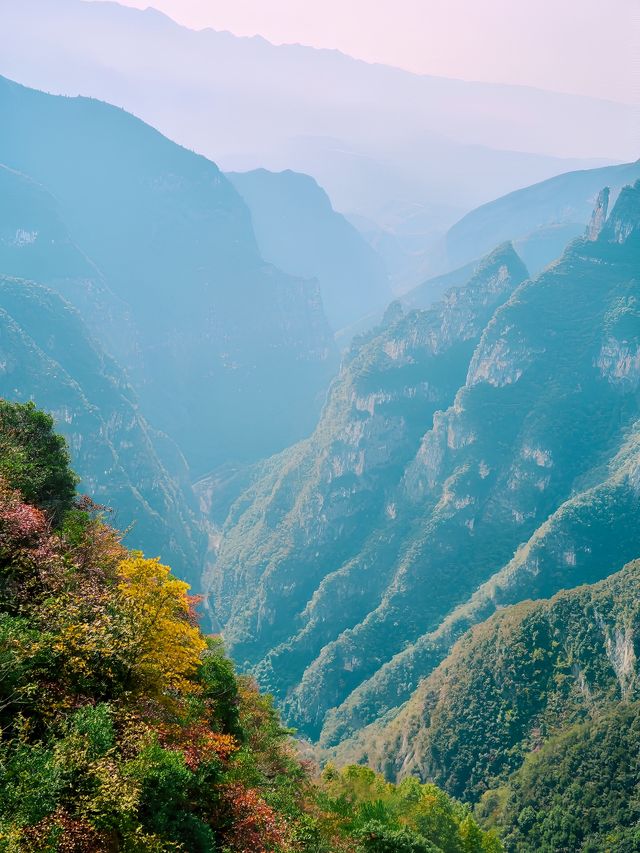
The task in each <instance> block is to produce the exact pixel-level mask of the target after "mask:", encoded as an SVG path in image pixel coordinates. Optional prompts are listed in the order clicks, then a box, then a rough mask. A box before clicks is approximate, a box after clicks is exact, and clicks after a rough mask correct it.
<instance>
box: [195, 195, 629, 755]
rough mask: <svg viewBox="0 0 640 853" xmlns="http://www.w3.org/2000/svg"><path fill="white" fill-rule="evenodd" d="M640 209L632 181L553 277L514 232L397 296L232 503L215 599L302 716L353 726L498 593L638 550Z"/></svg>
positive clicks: (551, 585) (521, 590)
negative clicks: (532, 264)
mask: <svg viewBox="0 0 640 853" xmlns="http://www.w3.org/2000/svg"><path fill="white" fill-rule="evenodd" d="M639 226H640V184H636V185H635V186H634V187H633V188H632V187H626V188H624V189H623V190H622V192H621V193H620V195H619V196H618V199H617V201H616V204H615V207H614V209H613V211H612V213H611V214H610V215H609V217H608V219H607V220H606V223H604V217H601V218H600V221H599V224H598V226H597V228H595V230H594V229H591V230H590V233H589V236H588V237H584V238H582V239H578V240H575V241H573V242H572V243H571V244H570V245H569V247H568V248H567V250H566V252H565V253H564V255H563V256H562V258H561V259H560V260H558V261H557V262H556V263H555V264H552V265H551V266H549V267H548V268H547V269H546V270H545V271H544V272H543V273H542V274H541V275H539V276H538V277H537V278H534V279H527V272H526V270H525V268H524V265H523V264H522V262H521V261H520V260H519V258H518V257H517V255H516V253H515V251H514V250H513V248H512V247H511V246H510V245H506V246H503V247H501V248H500V249H498V250H497V251H496V252H495V253H493V254H492V255H490V256H489V257H488V258H487V259H486V260H485V262H484V263H483V264H481V265H480V267H479V268H478V269H477V271H476V272H475V274H474V275H473V276H472V277H471V279H470V280H469V282H468V283H467V284H466V285H464V286H462V287H458V288H454V289H453V290H452V291H450V293H449V294H448V295H447V296H446V297H445V299H444V301H443V302H442V303H441V304H440V305H438V306H437V307H434V308H431V309H428V310H426V311H424V310H422V311H421V310H412V311H410V312H408V313H407V314H406V315H404V314H402V309H401V306H398V305H396V306H395V307H392V308H390V309H389V311H388V312H387V315H386V317H385V321H384V324H383V326H382V327H381V328H380V329H378V330H377V331H374V332H372V333H369V335H367V336H365V337H364V338H362V339H356V341H354V344H353V346H352V351H351V353H350V354H349V357H348V358H347V360H346V361H345V364H344V365H343V368H342V370H341V373H340V376H339V377H338V378H337V379H336V380H335V382H334V383H333V385H332V388H331V391H330V393H329V398H328V402H327V404H326V405H325V408H324V410H323V414H322V416H321V418H320V421H319V424H318V426H317V428H316V431H315V432H314V434H313V435H312V436H311V437H310V438H309V439H308V440H306V441H304V442H302V443H301V444H298V445H296V446H294V447H293V448H292V449H290V450H289V451H287V452H285V453H284V454H281V455H279V456H277V457H275V458H274V459H273V460H271V461H267V462H265V463H263V464H262V465H261V466H260V467H259V469H258V473H257V474H256V476H255V479H254V481H253V482H252V483H251V485H250V487H249V488H248V489H247V490H246V492H245V493H244V494H243V495H242V496H241V497H240V498H239V499H238V500H237V502H236V503H235V504H234V506H233V507H232V509H231V512H230V514H229V518H228V519H227V522H226V524H225V526H224V527H223V530H222V541H221V545H220V549H219V553H218V561H217V564H216V568H215V573H214V579H213V584H212V587H211V595H212V602H213V604H214V607H215V608H216V612H217V615H218V618H219V620H220V622H221V624H222V625H223V626H224V635H225V638H226V640H227V642H228V643H229V646H230V648H231V650H232V652H233V654H234V655H235V656H236V657H237V659H238V660H239V661H243V662H244V663H245V665H246V666H250V667H251V668H252V669H253V671H254V673H255V674H256V675H257V677H258V679H259V680H260V682H261V683H262V684H263V686H264V687H265V688H267V689H269V690H271V691H273V692H274V694H275V695H276V696H277V697H278V698H279V701H280V702H281V704H282V706H283V708H284V709H285V712H286V715H287V718H288V720H289V721H290V722H291V723H292V724H294V725H296V726H297V727H298V728H299V729H300V730H301V731H302V732H304V733H306V734H307V735H309V736H311V737H313V738H316V739H319V740H320V743H321V744H323V745H325V746H331V745H335V744H337V743H339V742H340V741H343V740H344V739H345V738H349V737H350V736H352V735H353V734H354V733H355V732H357V731H358V730H359V729H361V728H362V727H363V726H365V725H367V724H368V723H371V722H373V721H374V720H376V719H378V718H379V717H381V716H382V715H384V714H388V713H391V712H392V711H393V709H394V708H396V707H397V706H399V705H401V704H402V703H403V702H405V701H406V700H408V699H409V698H410V696H411V694H412V693H413V691H414V690H415V689H416V687H417V685H418V683H419V681H420V679H421V678H424V677H425V676H427V675H428V674H429V672H430V671H431V670H432V669H433V668H434V667H435V666H437V664H438V663H440V661H441V660H442V659H443V658H444V657H445V656H446V654H447V651H448V649H449V648H450V647H451V644H452V642H453V641H454V640H455V639H456V638H457V637H458V636H460V635H461V634H462V633H463V632H464V631H465V630H466V629H467V628H468V627H469V626H471V625H473V624H475V623H477V622H479V621H482V620H483V619H484V618H486V617H487V616H488V615H490V614H491V613H492V612H493V611H494V610H495V609H496V607H499V606H502V605H504V604H509V603H515V602H517V601H520V600H522V599H524V598H527V597H531V596H534V597H540V596H545V595H551V594H553V593H555V592H556V591H558V590H559V589H562V588H566V587H571V586H575V585H577V584H580V583H584V582H585V581H588V582H593V581H596V580H598V579H600V578H602V577H604V576H606V575H608V574H610V573H611V572H612V571H614V570H616V569H617V568H620V567H621V566H622V565H624V563H626V562H627V561H628V560H630V559H633V558H634V556H635V555H636V554H637V552H638V546H639V543H638V537H637V532H636V529H637V528H636V525H634V524H633V523H632V519H634V518H636V517H637V512H638V491H637V472H638V458H637V446H638V445H637V422H638V414H639V413H638V385H639V381H640V372H639V366H638V365H639V362H638V347H639V345H640V338H639V335H640V323H639V322H638V297H639V294H638V293H637V284H638V282H637V269H638V260H639V257H640V256H639V254H638V253H639V251H640V244H639V242H638V241H639V236H638V235H639Z"/></svg>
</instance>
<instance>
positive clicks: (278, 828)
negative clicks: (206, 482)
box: [0, 400, 502, 853]
mask: <svg viewBox="0 0 640 853" xmlns="http://www.w3.org/2000/svg"><path fill="white" fill-rule="evenodd" d="M0 448H1V450H2V452H1V453H0V580H1V584H0V590H1V592H0V675H1V677H0V725H1V727H2V735H3V736H2V741H1V743H0V849H1V850H2V851H5V852H6V853H14V851H20V853H45V851H46V853H89V851H91V853H119V851H122V853H215V851H225V853H305V851H306V853H339V851H344V853H382V851H384V850H389V849H393V850H396V851H403V850H404V851H413V853H445V851H447V853H500V851H501V850H502V847H501V845H500V843H499V842H498V840H497V839H496V837H495V836H494V835H493V834H492V833H486V832H483V831H482V830H480V828H479V827H478V825H477V823H476V822H475V821H474V819H473V817H472V815H471V813H470V811H469V808H468V807H465V806H463V805H461V804H460V803H457V802H456V801H454V800H452V799H451V798H449V797H448V796H447V795H446V794H444V793H443V792H442V791H439V790H438V789H437V788H435V786H433V785H421V784H420V783H418V782H417V781H413V782H411V783H409V784H405V785H400V786H398V787H396V786H393V785H391V784H389V783H387V782H385V781H384V780H383V779H382V778H381V777H379V776H376V775H375V774H374V773H372V772H371V771H369V770H366V769H365V768H358V767H351V768H346V769H345V770H343V771H342V772H337V771H335V770H328V771H327V772H326V773H325V774H324V775H323V777H322V778H319V779H317V780H315V781H314V780H312V778H311V776H310V772H309V769H308V768H306V767H305V766H303V764H302V763H301V761H300V759H299V757H298V755H297V753H296V750H295V747H294V744H293V743H292V741H291V739H290V737H289V736H288V733H287V731H286V730H285V729H283V728H282V727H281V725H280V723H279V720H278V716H277V714H276V712H275V711H274V709H273V706H272V703H271V701H270V699H269V698H268V697H264V696H261V695H260V694H259V693H258V692H257V691H256V689H255V686H254V685H253V684H252V682H251V680H250V679H247V678H241V677H238V676H236V674H235V672H234V670H233V666H232V664H231V663H230V661H229V660H228V659H227V658H226V657H225V655H224V652H223V650H222V647H221V644H220V642H219V640H217V639H215V638H212V637H205V636H203V635H202V633H201V632H200V630H199V629H198V627H197V625H196V614H195V607H196V606H197V603H198V602H197V599H193V598H191V597H190V596H189V595H188V589H189V587H188V585H187V584H185V583H183V582H182V581H179V580H177V579H176V578H174V577H173V575H172V573H171V570H170V569H169V568H168V567H167V566H165V565H163V564H162V563H161V562H160V561H159V560H158V559H148V558H145V557H144V555H143V554H142V553H141V552H139V551H135V552H129V551H127V550H126V549H125V548H124V547H123V545H122V544H121V537H120V534H119V533H118V532H117V531H116V530H114V529H113V528H110V527H108V526H106V525H105V523H104V519H103V518H102V516H101V513H100V510H99V508H98V507H96V506H95V505H94V504H92V503H91V502H90V501H89V500H87V499H85V500H82V501H79V500H77V499H76V498H75V497H74V484H75V476H74V474H73V472H72V471H71V470H70V469H69V455H68V451H67V448H66V445H65V442H64V440H63V439H61V438H60V437H59V436H57V435H56V434H55V433H54V432H53V431H52V420H51V418H50V417H49V416H47V415H45V414H43V413H41V412H39V411H38V410H37V409H35V407H33V406H31V405H16V404H10V403H7V402H6V401H4V400H0ZM18 488H19V489H20V491H18ZM25 499H28V501H29V502H28V503H27V502H25Z"/></svg>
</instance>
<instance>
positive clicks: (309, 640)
mask: <svg viewBox="0 0 640 853" xmlns="http://www.w3.org/2000/svg"><path fill="white" fill-rule="evenodd" d="M525 277H526V270H525V268H524V266H523V265H522V262H521V261H520V260H519V258H518V257H517V255H516V254H515V253H514V251H513V249H512V248H511V247H510V246H509V245H505V246H503V247H501V248H500V249H498V250H497V251H496V252H494V253H493V254H491V255H490V256H489V257H488V258H486V259H485V261H484V262H483V263H482V264H480V266H479V267H478V269H477V271H476V272H475V273H474V274H473V275H472V276H471V278H470V280H469V281H468V282H467V284H466V286H465V287H462V288H460V289H454V290H452V291H451V292H450V293H449V294H448V295H447V296H446V297H445V299H444V300H443V301H442V302H441V303H440V304H439V305H437V306H436V307H434V308H433V309H431V310H429V311H412V312H410V313H408V314H407V315H406V316H402V312H401V311H399V314H400V316H398V311H394V309H390V310H389V311H388V312H387V315H386V318H385V323H384V325H383V327H382V328H381V329H379V330H378V331H377V332H373V333H371V334H370V335H368V336H367V337H365V338H364V339H361V340H359V341H357V342H356V343H354V345H353V347H352V351H351V353H350V354H349V356H348V358H347V359H346V361H345V364H344V366H343V369H342V371H341V374H340V376H339V377H338V379H337V380H336V381H335V382H334V385H333V387H332V389H331V392H330V394H329V399H328V402H327V404H326V406H325V409H324V411H323V415H322V417H321V420H320V423H319V425H318V427H317V429H316V431H315V433H314V434H313V436H312V437H311V438H310V439H308V440H307V441H304V442H302V443H300V444H299V445H296V446H295V447H294V448H292V449H291V450H290V451H287V452H286V453H284V454H282V455H281V456H279V457H275V458H274V459H273V460H269V461H267V462H266V463H264V464H263V466H262V467H261V469H260V474H259V475H258V476H257V478H256V480H255V482H254V483H253V485H252V486H251V487H250V488H249V489H248V490H247V492H246V493H245V494H244V495H243V496H242V497H241V498H240V499H239V500H238V502H237V503H236V505H235V506H234V507H233V509H232V511H231V513H230V516H229V519H228V521H227V523H226V525H225V527H224V529H223V531H222V542H221V546H220V551H219V554H218V560H217V565H216V568H215V577H214V581H213V585H212V589H211V602H212V605H213V607H214V608H215V610H216V613H217V616H218V618H219V619H220V621H221V622H222V623H223V624H225V625H226V628H225V636H226V639H227V642H228V643H229V644H230V645H231V647H232V648H233V649H234V654H235V655H236V656H237V658H238V659H239V660H243V659H244V658H245V657H246V658H247V659H248V660H250V661H251V662H252V663H254V664H255V663H256V662H257V661H259V660H260V658H261V657H262V656H263V655H264V654H265V653H267V658H266V659H265V661H264V662H263V664H262V665H261V668H260V669H261V671H262V672H263V678H265V683H268V684H269V687H270V689H275V690H277V692H278V695H280V696H282V695H283V693H284V692H285V691H286V690H287V689H288V688H289V687H292V686H293V685H295V684H296V681H297V680H298V679H299V678H300V677H301V676H302V674H303V672H304V670H305V668H306V667H307V666H308V665H309V664H311V663H312V662H313V660H314V659H315V658H316V656H317V655H318V654H319V653H320V652H321V649H322V647H323V646H324V645H325V644H326V643H327V642H330V641H331V640H332V639H334V638H335V637H337V636H338V635H339V634H340V632H342V631H343V630H344V629H345V628H348V627H351V626H352V625H355V624H357V623H358V622H359V621H360V620H361V619H362V618H363V617H364V616H366V613H367V612H368V609H369V608H370V607H371V605H372V602H373V601H376V600H377V597H379V596H380V595H381V594H382V591H383V589H384V585H385V583H386V582H387V581H388V577H387V576H386V575H385V565H384V563H382V560H383V559H384V562H385V563H387V564H388V565H389V567H390V565H391V562H392V560H393V555H394V553H396V552H397V549H398V548H399V547H400V545H401V542H402V539H403V535H404V534H406V531H405V529H404V524H403V522H402V519H401V520H400V522H398V520H397V519H396V499H397V498H396V496H397V494H398V492H401V491H402V481H403V477H404V473H405V469H406V466H407V465H408V464H410V462H411V460H412V459H413V458H414V456H415V454H416V451H417V450H418V448H419V446H420V439H421V436H422V435H423V433H424V429H425V426H428V425H429V424H430V423H431V420H432V418H433V415H434V413H435V412H436V411H437V410H438V409H442V408H445V407H447V406H448V405H449V404H450V403H451V402H452V401H453V399H454V395H455V393H456V389H457V388H458V386H459V385H460V383H461V382H463V381H464V377H465V374H466V371H467V366H468V363H469V359H470V357H471V354H472V352H473V350H474V347H475V346H476V344H477V343H478V340H479V338H480V334H481V331H482V329H483V328H484V326H485V324H486V323H487V321H488V320H489V318H490V317H491V315H492V313H493V311H494V310H495V308H496V306H497V305H499V304H501V303H503V302H504V301H505V300H506V299H508V298H509V296H510V294H511V293H512V292H513V290H514V288H515V287H516V286H517V285H518V284H519V283H520V282H521V281H522V280H523V279H524V278H525ZM400 529H402V531H403V533H400V532H399V531H400ZM372 532H373V536H372ZM372 542H375V543H377V545H372ZM372 547H373V551H374V552H377V553H370V554H368V555H367V552H368V551H369V550H370V549H371V548H372ZM363 549H365V552H363ZM383 555H384V556H383ZM354 561H355V562H354ZM376 561H378V562H379V563H380V567H379V570H378V571H375V570H374V569H373V566H374V565H375V566H378V563H377V562H376ZM361 564H364V566H365V567H371V570H370V571H367V568H363V572H365V573H366V574H364V575H363V577H359V576H358V574H359V567H360V566H361ZM364 577H366V582H365V581H364ZM338 600H339V601H340V606H339V607H336V606H335V603H336V601H338ZM279 643H282V645H281V646H279V647H278V644H279ZM267 673H268V674H267Z"/></svg>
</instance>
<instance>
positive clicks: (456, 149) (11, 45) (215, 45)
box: [0, 0, 637, 283]
mask: <svg viewBox="0 0 640 853" xmlns="http://www.w3.org/2000/svg"><path fill="white" fill-rule="evenodd" d="M0 73H2V74H5V75H7V76H9V77H11V78H13V79H17V80H19V81H20V82H23V83H26V84H28V85H32V86H35V87H38V88H43V89H47V90H48V91H52V92H56V93H59V94H68V95H77V94H83V95H88V96H93V97H98V98H100V99H102V100H105V101H109V102H110V103H114V104H117V105H118V106H122V107H124V108H125V109H127V110H129V111H131V112H133V113H135V114H136V115H138V116H140V117H141V118H143V119H144V120H145V121H148V122H149V123H151V124H152V125H154V126H155V127H157V128H158V129H159V130H161V131H162V132H163V133H165V134H167V135H168V136H169V137H170V138H172V139H174V140H176V141H178V142H180V143H182V144H184V145H186V146H188V147H189V148H192V149H194V150H195V151H198V152H199V153H201V154H204V155H206V156H208V157H210V158H212V159H213V160H215V161H216V162H217V163H219V164H220V165H221V166H222V168H224V169H225V170H234V171H247V170H250V169H255V168H257V167H264V168H268V169H271V170H273V171H281V170H284V169H294V170H296V171H298V172H304V173H308V174H310V175H312V176H313V177H314V178H315V179H316V180H317V181H318V182H319V183H320V184H321V186H322V187H324V188H325V189H326V190H327V192H328V193H329V195H330V197H331V199H332V202H333V204H334V205H335V207H336V209H337V210H339V211H341V212H342V213H350V214H359V215H360V216H364V217H367V218H369V219H371V220H373V221H374V222H375V224H376V225H375V227H377V228H381V229H382V230H381V233H380V240H381V241H383V242H394V241H397V242H398V245H399V248H400V257H399V258H398V259H397V263H398V269H397V270H394V272H395V273H397V274H398V275H399V276H400V277H401V278H404V275H405V274H404V273H402V270H403V269H404V268H405V267H406V266H407V264H408V265H409V266H410V267H412V266H413V263H414V262H415V259H414V258H413V253H414V252H415V251H418V252H419V251H420V248H424V247H425V246H427V245H429V244H431V243H432V242H433V241H434V240H435V239H436V238H438V237H439V236H441V235H442V234H443V233H444V231H445V230H446V228H447V227H448V226H449V225H452V224H453V223H454V222H455V221H456V220H457V219H458V218H459V217H460V216H461V215H462V214H463V213H464V212H466V211H467V210H469V209H471V208H473V207H476V206H477V205H479V204H482V203H484V202H487V201H489V200H491V199H493V198H496V197H497V196H500V195H502V194H504V193H507V192H510V191H512V190H514V189H517V188H519V187H522V186H527V185H528V184H531V183H533V182H535V181H540V180H543V179H545V178H548V177H551V176H552V175H555V174H558V173H560V172H566V171H567V170H569V169H575V168H583V167H585V166H595V165H600V164H603V163H604V162H611V161H612V160H618V161H619V160H629V159H631V158H633V157H635V156H636V155H637V151H636V147H637V140H636V138H635V134H634V127H635V114H634V111H633V108H632V107H630V106H627V105H624V104H620V103H611V102H606V101H599V100H594V99H589V98H584V97H576V96H569V95H560V94H554V93H549V92H544V91H540V90H536V89H530V88H526V87H517V86H503V85H491V84H479V83H469V82H464V81H460V80H448V79H444V78H437V77H429V76H420V75H415V74H410V73H408V72H405V71H401V70H399V69H395V68H389V67H386V66H384V65H378V64H369V63H366V62H361V61H358V60H355V59H353V58H351V57H348V56H345V55H344V54H341V53H339V52H337V51H330V50H315V49H312V48H308V47H304V46H300V45H282V46H275V45H272V44H270V43H268V42H267V41H265V40H264V39H262V38H238V37H236V36H233V35H232V34H230V33H226V32H215V31H213V30H210V29H207V30H203V31H201V32H195V31H192V30H189V29H187V28H185V27H181V26H179V25H177V24H176V23H174V22H173V21H171V20H170V19H169V18H167V17H165V16H164V15H162V14H160V13H159V12H157V11H155V10H153V9H147V10H145V11H139V10H135V9H131V8H126V7H122V6H119V5H117V4H116V3H104V2H91V3H88V2H82V0H57V2H56V3H55V4H51V3H50V2H49V0H21V2H19V3H5V4H3V6H2V9H0ZM585 158H586V159H585ZM494 245H495V244H494ZM491 248H493V246H491V247H488V248H487V249H486V250H484V251H488V250H489V249H491ZM479 254H483V253H479ZM391 257H392V254H389V255H388V258H387V260H388V261H389V260H390V259H391ZM477 257H478V255H476V258H477ZM410 279H411V283H416V282H417V280H419V279H416V278H414V277H413V276H410Z"/></svg>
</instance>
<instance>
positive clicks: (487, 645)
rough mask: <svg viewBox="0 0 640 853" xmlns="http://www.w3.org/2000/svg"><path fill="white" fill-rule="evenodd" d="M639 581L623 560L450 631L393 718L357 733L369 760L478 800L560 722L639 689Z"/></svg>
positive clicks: (638, 568)
mask: <svg viewBox="0 0 640 853" xmlns="http://www.w3.org/2000/svg"><path fill="white" fill-rule="evenodd" d="M603 571H604V572H606V568H603ZM639 592H640V563H638V562H633V563H630V564H629V565H628V566H626V567H625V568H624V569H623V570H621V571H619V572H617V573H616V574H613V575H612V576H611V577H608V578H606V580H603V581H600V582H599V583H597V584H594V585H592V586H581V587H578V588H577V589H573V590H569V591H562V592H559V593H557V594H556V595H555V596H554V597H553V598H551V599H546V600H538V601H525V602H523V603H521V604H516V605H512V606H510V607H506V608H504V609H502V610H500V611H499V612H498V613H496V614H495V615H493V616H492V617H491V618H490V619H488V620H487V621H486V622H483V623H482V624H481V625H478V626H476V627H474V628H472V629H471V630H469V631H468V632H467V633H466V634H465V635H464V636H463V637H462V638H461V639H460V640H458V642H457V643H456V644H455V645H454V647H453V648H452V650H451V652H450V653H449V654H448V655H447V657H446V658H445V660H444V661H443V662H442V663H441V664H440V666H439V667H438V668H437V669H436V670H434V672H432V673H431V674H430V675H429V676H428V677H427V678H426V679H425V680H424V681H423V682H422V683H421V684H420V686H419V687H418V689H417V690H416V691H415V693H414V694H413V696H412V697H411V699H410V700H409V701H408V702H407V703H406V704H405V705H404V706H403V707H402V709H401V711H400V712H399V713H398V715H397V716H396V717H395V718H394V719H393V720H391V721H390V722H388V723H387V724H386V725H381V726H380V727H378V728H376V726H375V725H374V726H371V727H370V729H368V730H365V731H364V732H363V733H362V736H361V739H360V743H361V747H362V749H363V750H365V751H366V756H367V757H368V760H369V761H370V762H371V764H372V766H374V767H376V766H377V767H379V768H380V769H384V771H385V772H386V773H387V774H388V775H389V777H390V778H395V777H397V776H400V777H402V776H404V775H417V776H418V777H420V778H422V779H429V780H431V781H434V782H436V783H437V784H439V785H441V786H443V787H444V788H445V789H446V790H448V791H449V792H450V793H452V794H454V795H455V796H458V797H463V798H465V799H467V800H472V801H473V800H475V801H477V800H479V799H480V797H481V796H483V795H484V794H485V792H486V791H487V790H489V789H492V788H495V787H497V786H499V785H500V784H502V783H504V782H505V781H506V780H507V779H508V778H509V776H510V775H511V774H512V773H513V772H514V771H516V770H517V769H519V768H520V767H521V766H522V763H523V761H524V760H525V758H526V756H527V755H528V754H529V753H530V752H533V751H537V750H538V749H539V748H540V747H541V746H542V745H543V744H545V743H546V742H547V741H548V740H549V739H550V738H553V737H554V736H555V735H557V734H558V733H559V732H560V731H562V730H563V729H565V728H568V727H570V726H572V725H574V724H575V723H579V722H584V721H586V720H588V719H589V718H590V717H594V716H597V715H598V714H599V712H601V711H603V710H604V709H608V708H610V707H611V706H614V705H616V704H619V703H621V702H623V701H629V702H632V701H635V700H637V699H638V698H640V694H639V692H638V691H639V686H640V681H639V675H640V672H639V671H638V664H637V661H636V657H635V642H634V638H635V636H636V634H637V631H638V628H639V626H640V606H639V603H638V602H639V598H638V593H639Z"/></svg>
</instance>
